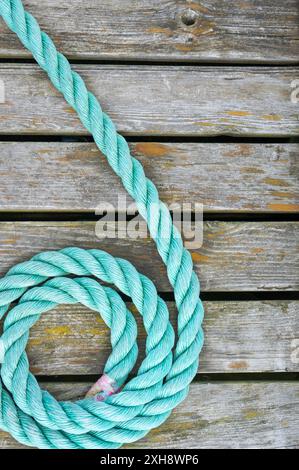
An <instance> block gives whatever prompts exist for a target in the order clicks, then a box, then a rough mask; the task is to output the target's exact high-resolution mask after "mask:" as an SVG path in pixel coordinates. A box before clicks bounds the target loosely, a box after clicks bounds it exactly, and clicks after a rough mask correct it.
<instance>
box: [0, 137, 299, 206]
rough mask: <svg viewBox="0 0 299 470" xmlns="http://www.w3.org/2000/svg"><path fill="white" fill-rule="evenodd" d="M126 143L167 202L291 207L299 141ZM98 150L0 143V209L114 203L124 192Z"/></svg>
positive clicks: (296, 197) (297, 197)
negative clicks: (275, 142)
mask: <svg viewBox="0 0 299 470" xmlns="http://www.w3.org/2000/svg"><path fill="white" fill-rule="evenodd" d="M130 147H131V149H132V154H133V155H135V156H137V158H138V159H139V160H140V161H141V162H142V164H143V166H144V167H145V170H146V174H147V176H149V177H150V178H151V179H152V180H153V181H155V182H156V183H157V186H158V189H159V191H160V195H161V198H162V199H163V201H164V202H167V203H168V204H172V203H179V204H180V205H181V207H182V208H183V204H187V203H188V204H194V203H195V202H196V203H201V204H203V209H204V211H205V212H212V211H223V212H227V211H228V212H234V211H237V212H269V213H271V212H298V211H299V191H298V162H299V144H289V145H287V144H266V145H264V144H247V143H246V144H245V143H244V144H243V143H240V144H213V143H212V144H202V143H181V144H178V143H157V142H138V143H134V144H131V145H130ZM99 157H100V152H99V151H98V149H97V147H96V145H95V144H89V143H71V142H69V143H66V142H63V143H62V142H52V143H38V142H26V144H25V145H24V143H22V142H0V182H1V185H0V210H2V211H68V212H72V211H75V212H80V211H82V212H85V211H86V212H87V211H89V212H90V211H92V212H94V211H95V210H96V208H97V207H98V206H99V205H103V204H105V203H107V204H108V203H109V204H113V205H114V206H115V207H117V206H118V198H119V197H121V198H122V197H124V196H125V195H126V192H125V190H124V189H123V186H122V184H121V183H120V181H119V179H118V178H117V177H116V175H115V174H114V172H113V171H112V170H111V169H110V167H109V166H108V165H107V164H106V162H104V161H103V159H101V160H100V158H99ZM24 175H26V178H24ZM215 181H216V182H217V184H215ZM169 188H171V191H170V190H169ZM128 199H129V198H128ZM122 210H123V209H122V207H118V211H119V212H120V211H122Z"/></svg>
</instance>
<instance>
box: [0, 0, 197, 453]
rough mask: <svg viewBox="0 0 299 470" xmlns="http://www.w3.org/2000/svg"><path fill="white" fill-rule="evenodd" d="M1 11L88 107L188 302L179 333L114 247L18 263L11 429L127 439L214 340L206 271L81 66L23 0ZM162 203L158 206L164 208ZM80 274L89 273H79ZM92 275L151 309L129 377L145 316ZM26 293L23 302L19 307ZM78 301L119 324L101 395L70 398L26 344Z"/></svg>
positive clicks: (3, 306) (2, 348) (9, 314)
mask: <svg viewBox="0 0 299 470" xmlns="http://www.w3.org/2000/svg"><path fill="white" fill-rule="evenodd" d="M0 15H1V16H2V17H3V19H4V20H5V22H6V23H7V25H8V26H9V28H10V29H11V30H12V31H14V32H15V33H16V34H17V35H18V37H19V38H20V40H21V41H22V43H23V45H24V46H25V47H26V48H27V49H29V50H30V51H31V52H32V54H33V56H34V58H35V59H36V61H37V62H38V64H39V65H40V67H41V68H42V69H43V70H45V71H46V72H47V74H48V75H49V77H50V79H51V81H52V83H53V85H54V86H55V87H56V88H57V89H58V90H59V91H60V92H61V93H62V94H63V96H64V97H65V99H66V101H67V102H68V103H69V104H70V105H71V106H72V107H73V108H74V109H75V110H76V111H77V113H78V115H79V117H80V119H81V121H82V123H83V125H84V126H85V127H86V129H87V130H88V131H89V132H90V133H91V134H92V135H93V137H94V140H95V142H96V144H97V146H98V148H99V149H100V151H101V152H102V153H103V154H104V155H105V156H106V158H107V160H108V162H109V164H110V166H111V167H112V168H113V170H114V171H115V173H116V174H117V175H118V176H119V177H120V178H121V180H122V183H123V185H124V187H125V188H126V190H127V191H128V193H129V194H130V195H131V196H132V198H133V199H134V200H135V201H136V203H137V207H138V210H139V212H140V214H141V215H142V216H143V218H144V219H145V220H146V221H147V224H148V228H149V232H150V235H151V237H152V238H153V239H154V241H155V243H156V245H157V249H158V252H159V254H160V256H161V258H162V260H163V261H164V263H165V265H166V267H167V274H168V278H169V281H170V283H171V285H172V286H173V290H174V296H175V302H176V305H177V309H178V325H177V339H176V341H175V333H174V330H173V328H172V326H171V324H170V322H169V314H168V310H167V306H166V304H165V302H164V301H163V300H162V299H161V298H160V297H159V296H158V295H157V291H156V288H155V286H154V285H153V283H152V282H151V281H150V280H149V279H148V278H147V277H146V276H144V275H142V274H140V273H138V272H137V270H136V269H135V268H134V266H132V265H131V264H130V263H129V262H128V261H125V260H123V259H119V258H114V257H112V256H111V255H109V254H108V253H105V252H103V251H99V250H89V251H87V250H83V249H79V248H66V249H63V250H61V251H54V252H44V253H40V254H38V255H36V256H34V257H33V258H32V259H31V260H30V261H27V262H24V263H21V264H18V265H16V266H15V267H13V268H12V269H11V270H10V271H9V272H8V273H7V275H6V276H4V277H3V278H2V279H0V318H1V317H2V316H4V315H5V314H6V318H5V321H4V326H3V334H2V336H1V340H0V356H1V355H2V357H0V362H2V365H1V380H0V427H1V428H2V429H3V430H4V431H8V432H10V433H11V434H12V435H13V436H14V437H15V438H16V439H17V440H19V441H20V442H22V443H24V444H26V445H30V446H36V447H39V448H64V449H66V448H76V449H78V448H86V449H102V448H117V447H120V446H121V445H122V444H124V443H129V442H134V441H136V440H137V439H140V438H141V437H143V436H145V435H146V434H147V433H148V432H149V430H151V429H152V428H155V427H157V426H159V425H160V424H161V423H162V422H163V421H165V419H167V417H168V416H169V414H170V413H171V410H172V409H173V408H174V407H175V406H177V405H178V404H179V403H180V402H181V401H182V400H184V399H185V397H186V396H187V394H188V390H189V384H190V382H191V381H192V379H193V377H194V376H195V374H196V372H197V368H198V356H199V353H200V350H201V348H202V344H203V332H202V327H201V324H202V320H203V307H202V303H201V301H200V299H199V281H198V278H197V276H196V274H195V273H194V271H193V264H192V259H191V255H190V253H189V252H188V251H187V250H186V249H185V248H184V246H183V242H182V239H181V236H180V234H179V232H178V230H177V229H176V228H175V226H174V225H173V223H172V219H171V215H170V213H169V211H168V209H167V207H166V206H165V205H164V204H163V203H162V202H161V201H160V200H159V196H158V192H157V189H156V187H155V186H154V184H153V183H152V182H151V181H150V180H149V179H147V178H146V176H145V174H144V171H143V167H142V165H141V164H140V163H139V162H138V161H137V160H136V159H135V158H134V157H132V156H131V155H130V151H129V147H128V144H127V142H126V141H125V139H124V138H123V137H122V136H121V135H119V134H118V133H117V131H116V129H115V126H114V124H113V122H112V121H111V119H110V118H109V117H108V116H107V115H106V114H105V113H103V111H102V109H101V106H100V104H99V102H98V101H97V99H96V98H95V96H94V95H93V94H92V93H91V92H89V91H88V90H87V88H86V86H85V84H84V81H83V80H82V78H81V77H80V75H78V73H76V72H75V71H73V70H72V69H71V66H70V64H69V62H68V60H67V59H66V58H65V57H64V56H63V55H62V54H61V53H59V52H58V51H57V50H56V48H55V46H54V44H53V42H52V40H51V39H50V38H49V36H48V35H47V34H46V33H45V32H43V31H41V30H40V27H39V25H38V23H37V21H36V20H35V18H34V17H33V16H32V15H30V14H29V13H28V12H26V11H25V10H24V7H23V5H22V2H21V1H20V0H0ZM152 205H155V207H158V210H157V211H155V215H154V216H153V214H152V213H151V206H152ZM166 234H167V235H166ZM70 274H72V275H76V276H79V277H75V278H73V277H71V278H70V277H67V276H68V275H70ZM86 276H87V277H86ZM89 276H93V277H96V278H97V279H99V280H101V281H104V282H107V283H112V284H114V285H115V286H116V287H117V288H118V289H119V290H120V291H121V292H123V293H124V294H126V295H128V296H130V297H131V298H132V301H133V303H134V304H135V306H136V308H137V310H138V311H139V313H140V315H141V316H142V319H143V323H144V327H145V330H146V333H147V340H146V356H145V359H144V360H143V362H142V363H141V366H140V367H139V369H138V372H137V374H136V376H135V377H134V378H132V379H130V380H128V381H127V378H128V374H129V373H130V371H131V370H132V368H133V367H134V364H135V362H136V358H137V354H138V351H137V345H136V336H137V328H136V323H135V320H134V317H133V315H132V314H131V312H130V311H128V310H127V308H126V306H125V304H124V302H123V300H122V299H121V297H120V296H119V294H117V292H116V291H114V290H113V289H112V288H110V287H104V286H102V285H101V284H100V283H99V282H98V281H96V280H95V279H93V278H91V277H89ZM16 300H18V303H17V305H15V306H13V307H11V303H12V302H15V301H16ZM76 302H81V303H82V304H84V305H86V306H88V307H89V308H90V309H93V310H95V311H98V312H100V314H101V315H102V317H103V319H104V321H105V322H106V324H107V325H108V326H109V327H110V329H111V345H112V352H111V354H110V357H109V358H108V360H107V363H106V366H105V370H104V376H103V377H102V378H101V379H100V381H98V383H97V384H95V386H94V387H93V389H92V391H91V393H90V395H91V396H88V397H86V398H85V399H82V400H79V401H76V402H68V401H62V402H58V401H57V400H55V398H54V397H53V396H51V395H50V394H49V393H48V392H47V391H44V390H41V389H40V387H39V385H38V383H37V380H36V379H35V377H34V376H33V375H32V374H31V373H30V371H29V362H28V358H27V355H26V352H25V347H26V344H27V341H28V337H29V329H30V328H31V326H32V325H33V324H34V323H35V322H36V321H37V320H38V319H39V317H40V315H41V314H42V313H43V312H45V311H47V310H49V309H51V308H53V307H55V306H56V305H58V304H61V303H71V304H73V303H76ZM120 388H121V390H120V391H119V389H120ZM116 391H118V393H115V392H116ZM93 395H94V396H93Z"/></svg>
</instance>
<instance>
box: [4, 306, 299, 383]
mask: <svg viewBox="0 0 299 470" xmlns="http://www.w3.org/2000/svg"><path fill="white" fill-rule="evenodd" d="M168 306H169V311H170V316H171V322H172V324H173V325H175V324H176V315H177V313H176V308H175V305H174V304H173V303H171V302H169V303H168ZM128 307H129V308H132V306H131V305H128ZM204 307H205V321H204V331H205V345H204V349H203V351H202V353H201V356H200V367H199V372H201V373H225V372H228V373H231V372H285V371H288V372H299V365H298V363H296V361H295V355H296V354H295V353H296V351H295V348H296V342H295V340H296V336H295V335H296V332H298V331H299V315H298V307H299V303H298V302H295V301H294V302H288V301H267V302H205V303H204ZM132 311H133V312H134V314H135V313H136V312H135V310H134V309H133V310H132ZM134 316H135V318H136V320H137V322H138V331H139V335H138V338H139V340H138V341H139V348H140V351H139V358H140V359H142V358H143V357H144V344H145V332H144V329H143V328H142V321H141V319H140V318H139V315H138V314H137V313H136V314H135V315H134ZM0 331H1V327H0ZM109 336H110V334H109V330H108V328H107V327H106V326H105V324H104V322H103V321H102V319H101V317H100V316H99V315H98V314H97V313H95V312H91V311H89V310H88V309H87V308H86V307H82V306H81V305H76V306H73V305H72V306H67V305H65V306H60V307H58V308H56V309H54V310H52V311H51V312H48V313H47V314H45V315H43V316H42V317H41V318H40V320H39V321H38V322H37V323H36V325H35V326H34V327H33V328H32V329H31V333H30V340H29V343H28V347H27V352H28V357H29V361H30V369H31V370H32V372H33V373H34V374H38V375H49V376H50V375H55V376H57V375H64V376H66V375H84V374H99V373H100V372H103V370H104V365H105V362H106V360H107V357H108V355H109V353H110V350H111V346H110V338H109ZM139 364H140V360H138V363H137V365H139Z"/></svg>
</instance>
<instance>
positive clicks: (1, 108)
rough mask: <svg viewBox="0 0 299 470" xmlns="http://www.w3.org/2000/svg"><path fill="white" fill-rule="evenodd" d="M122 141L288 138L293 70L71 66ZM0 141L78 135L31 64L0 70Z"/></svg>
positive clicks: (292, 127) (296, 123) (77, 126)
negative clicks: (1, 98) (0, 98)
mask: <svg viewBox="0 0 299 470" xmlns="http://www.w3.org/2000/svg"><path fill="white" fill-rule="evenodd" d="M75 69H76V70H77V71H78V72H80V73H81V74H82V76H83V78H84V79H85V80H86V83H87V85H88V87H89V88H90V89H91V91H93V92H94V93H95V95H96V96H97V97H98V98H99V100H100V102H101V104H102V106H103V109H104V110H105V111H106V112H107V113H108V114H109V115H110V116H111V118H112V119H113V120H114V121H115V123H116V125H117V128H118V130H119V131H120V132H121V133H123V134H127V135H132V134H133V135H136V136H141V135H152V136H154V135H165V136H175V135H177V136H219V135H229V136H272V137H274V136H276V137H278V136H288V137H290V136H291V135H297V134H298V131H299V120H298V110H297V108H296V105H295V104H293V103H292V102H291V97H290V95H291V91H292V88H291V82H292V81H293V80H295V79H296V78H297V77H298V70H299V69H298V67H271V68H270V67H269V68H268V67H245V68H244V67H243V68H238V67H237V68H234V67H213V68H212V69H211V67H193V66H190V67H186V66H184V67H183V66H178V67H163V66H162V67H161V66H127V65H117V66H114V65H75ZM0 80H2V81H3V83H4V87H5V102H4V103H3V104H1V105H0V134H16V133H17V134H51V135H67V134H69V135H73V136H75V135H84V134H86V133H87V131H86V130H85V129H83V127H82V125H81V123H80V121H79V118H78V117H77V115H76V113H75V112H74V111H73V110H71V108H70V107H69V106H68V105H67V104H66V102H65V101H64V99H63V98H62V97H61V96H60V95H59V93H58V92H57V91H56V90H54V88H53V86H52V85H51V84H50V82H49V80H48V79H47V78H46V77H45V75H44V73H43V72H41V71H40V70H39V68H38V67H37V66H35V65H30V64H1V66H0Z"/></svg>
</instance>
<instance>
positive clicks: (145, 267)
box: [0, 222, 299, 292]
mask: <svg viewBox="0 0 299 470" xmlns="http://www.w3.org/2000/svg"><path fill="white" fill-rule="evenodd" d="M117 227H118V233H115V235H118V238H106V239H101V240H100V239H99V238H100V237H103V235H107V233H106V227H100V225H99V223H98V224H97V225H95V222H19V223H16V222H7V223H5V222H2V223H0V274H1V275H2V274H4V273H5V272H6V271H7V270H8V269H9V268H10V267H11V266H13V265H14V264H15V263H17V262H20V261H23V260H26V259H28V258H29V257H30V256H31V255H33V254H35V253H38V252H40V251H42V250H53V249H59V248H63V247H66V246H81V247H84V248H99V249H103V250H106V251H108V252H110V253H112V254H113V255H115V256H119V257H123V258H127V259H128V260H130V261H131V262H133V264H134V265H135V266H136V267H137V269H139V270H140V271H141V272H143V273H145V274H147V275H148V276H149V277H150V278H151V279H152V280H153V281H154V282H155V283H156V285H157V288H158V290H160V291H168V292H169V291H171V288H170V285H169V283H168V280H167V277H166V270H165V266H164V265H163V264H162V261H161V260H160V258H159V255H158V253H157V250H156V247H155V245H154V243H153V241H152V240H151V239H149V238H142V237H144V236H146V232H145V231H142V229H140V231H139V232H138V234H139V236H140V237H141V238H139V239H132V238H131V237H130V236H129V235H128V234H127V231H126V228H125V227H124V225H123V224H121V225H120V226H117ZM108 228H109V229H111V230H113V229H114V228H115V225H114V224H113V223H111V224H108ZM95 229H96V232H97V236H96V234H95ZM199 231H200V227H198V228H197V232H196V233H197V235H198V233H199ZM113 235H114V234H113ZM133 235H134V236H135V235H136V233H134V234H133ZM298 252H299V250H298V223H296V222H265V223H257V222H206V223H204V231H203V246H202V247H201V248H197V249H195V248H194V249H192V248H191V254H192V257H193V260H194V265H195V270H196V272H197V273H198V274H199V276H200V279H201V286H202V290H204V291H210V292H212V291H233V292H235V291H267V290H297V289H298V285H299V282H298V281H299V278H298V273H299V269H298Z"/></svg>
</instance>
